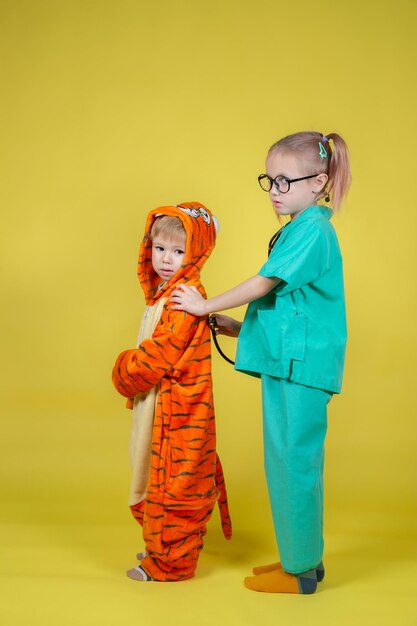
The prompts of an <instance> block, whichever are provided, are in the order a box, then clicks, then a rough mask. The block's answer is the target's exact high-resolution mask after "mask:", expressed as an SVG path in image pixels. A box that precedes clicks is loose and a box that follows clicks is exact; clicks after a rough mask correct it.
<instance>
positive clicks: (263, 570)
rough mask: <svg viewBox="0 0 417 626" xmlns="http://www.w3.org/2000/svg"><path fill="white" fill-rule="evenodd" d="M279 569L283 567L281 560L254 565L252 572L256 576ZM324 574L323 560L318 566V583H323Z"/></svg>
mask: <svg viewBox="0 0 417 626" xmlns="http://www.w3.org/2000/svg"><path fill="white" fill-rule="evenodd" d="M278 569H282V565H281V563H280V562H279V561H278V562H277V563H270V564H269V565H260V566H259V567H254V568H253V570H252V572H253V573H254V574H255V575H256V576H259V574H269V572H275V571H276V570H278ZM324 574H325V570H324V565H323V561H320V563H319V564H318V565H317V567H316V576H317V582H318V583H321V581H322V580H323V578H324Z"/></svg>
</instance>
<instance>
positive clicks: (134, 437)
mask: <svg viewBox="0 0 417 626" xmlns="http://www.w3.org/2000/svg"><path fill="white" fill-rule="evenodd" d="M215 238H216V228H215V223H214V219H213V216H212V215H211V213H210V211H209V210H208V209H206V208H205V207H204V206H203V205H201V204H199V203H198V202H187V203H184V204H182V205H179V206H164V207H160V208H158V209H154V210H152V211H151V212H150V213H149V215H148V218H147V222H146V228H145V235H144V238H143V241H142V244H141V248H140V253H139V264H138V276H139V280H140V283H141V285H142V289H143V291H144V294H145V300H146V305H147V306H146V310H145V313H144V316H143V320H142V325H141V328H140V331H139V339H138V348H137V349H135V350H126V351H124V352H122V353H121V354H120V355H119V357H118V358H117V360H116V364H115V367H114V370H113V383H114V385H115V387H116V389H117V391H118V392H119V393H120V394H122V395H123V396H125V397H126V398H128V406H130V407H133V414H132V432H131V442H130V459H131V466H132V481H131V489H130V499H129V505H130V508H131V510H132V513H133V515H134V517H135V518H136V519H137V521H138V522H139V523H140V524H141V526H142V527H143V537H144V541H145V549H146V551H145V552H144V553H140V554H138V558H139V560H140V561H141V563H140V565H139V566H137V567H134V568H132V569H131V570H129V571H128V572H127V574H128V576H129V577H130V578H134V579H135V580H141V581H142V580H146V581H147V580H159V581H178V580H184V579H186V578H191V577H192V576H194V572H195V568H196V565H197V560H198V556H199V551H200V550H201V548H202V547H203V536H204V535H205V533H206V523H207V522H208V520H209V519H210V516H211V513H212V510H213V506H214V503H215V501H216V500H217V499H218V498H219V496H220V499H219V507H220V513H221V520H222V527H223V533H224V535H225V537H226V539H230V537H231V522H230V517H229V512H228V506H227V497H226V490H225V485H224V480H223V474H222V469H221V465H220V461H219V458H218V456H217V454H216V434H215V422H214V409H213V392H212V381H211V354H210V330H209V325H208V320H207V318H204V317H202V318H198V317H195V316H194V315H190V314H188V313H184V312H183V311H173V310H172V309H170V308H168V306H167V304H168V303H167V300H168V299H169V297H170V295H171V293H172V291H173V290H174V289H175V287H176V286H177V285H178V284H179V283H184V282H186V283H187V284H188V285H190V286H193V287H195V288H196V289H197V290H198V291H199V292H200V293H201V294H203V295H205V292H204V289H203V286H202V285H201V282H200V270H201V268H202V266H203V265H204V263H205V261H206V260H207V258H208V257H209V255H210V253H211V251H212V249H213V247H214V244H215Z"/></svg>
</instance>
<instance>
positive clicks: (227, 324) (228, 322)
mask: <svg viewBox="0 0 417 626" xmlns="http://www.w3.org/2000/svg"><path fill="white" fill-rule="evenodd" d="M214 317H215V318H216V326H217V328H216V335H227V337H237V336H238V334H239V332H240V329H241V328H242V322H239V321H238V320H235V319H234V318H233V317H229V316H228V315H222V314H221V313H216V314H215V316H214Z"/></svg>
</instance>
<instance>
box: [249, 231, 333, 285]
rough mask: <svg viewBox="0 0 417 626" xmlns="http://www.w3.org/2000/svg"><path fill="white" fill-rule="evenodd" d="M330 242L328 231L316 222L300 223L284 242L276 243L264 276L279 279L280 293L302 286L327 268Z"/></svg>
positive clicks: (262, 272)
mask: <svg viewBox="0 0 417 626" xmlns="http://www.w3.org/2000/svg"><path fill="white" fill-rule="evenodd" d="M328 258H329V245H328V242H327V238H326V235H325V233H324V232H323V231H322V229H321V228H320V227H318V226H317V225H316V224H311V223H308V222H307V223H306V222H303V223H300V225H299V226H298V227H296V228H294V230H293V231H292V232H291V233H290V234H289V235H288V237H287V238H286V239H285V241H284V242H283V243H282V245H278V244H277V245H276V246H275V248H274V249H273V250H272V252H271V255H270V257H269V259H268V261H267V262H266V263H265V265H263V266H262V268H261V269H260V271H259V274H260V275H261V276H265V277H267V278H279V279H280V280H281V281H283V282H284V284H282V283H279V285H278V288H277V293H283V292H285V293H288V292H290V291H292V290H294V289H299V288H300V287H302V286H303V285H306V284H307V283H310V282H311V281H313V280H315V279H316V278H318V277H319V276H320V274H321V273H322V272H323V271H324V270H325V269H326V267H327V265H328Z"/></svg>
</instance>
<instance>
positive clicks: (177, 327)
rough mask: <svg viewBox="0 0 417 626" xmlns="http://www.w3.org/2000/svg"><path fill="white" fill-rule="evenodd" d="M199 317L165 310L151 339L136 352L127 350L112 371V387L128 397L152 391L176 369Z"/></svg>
mask: <svg viewBox="0 0 417 626" xmlns="http://www.w3.org/2000/svg"><path fill="white" fill-rule="evenodd" d="M198 321H199V320H198V318H196V317H195V316H194V315H190V314H189V313H186V312H185V311H173V310H171V309H164V311H163V313H162V316H161V320H160V321H159V323H158V325H157V327H156V329H155V330H154V332H153V335H152V337H150V338H149V339H145V340H144V341H142V343H141V344H140V345H139V347H138V348H137V349H134V350H125V351H124V352H121V354H119V356H118V357H117V360H116V363H115V366H114V368H113V384H114V386H115V387H116V389H117V391H118V392H119V393H120V394H121V395H122V396H125V397H126V398H133V397H134V396H135V395H137V394H138V393H140V392H146V391H149V389H151V388H152V387H154V386H155V385H157V384H158V383H159V381H160V380H161V378H162V377H163V376H164V375H165V374H167V373H169V372H170V370H172V369H173V367H175V365H176V364H177V363H178V361H179V359H180V358H181V356H182V355H183V353H184V351H185V350H186V348H187V347H188V344H189V343H190V341H191V339H192V337H193V336H194V333H195V331H196V329H197V327H198Z"/></svg>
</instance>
